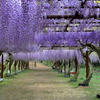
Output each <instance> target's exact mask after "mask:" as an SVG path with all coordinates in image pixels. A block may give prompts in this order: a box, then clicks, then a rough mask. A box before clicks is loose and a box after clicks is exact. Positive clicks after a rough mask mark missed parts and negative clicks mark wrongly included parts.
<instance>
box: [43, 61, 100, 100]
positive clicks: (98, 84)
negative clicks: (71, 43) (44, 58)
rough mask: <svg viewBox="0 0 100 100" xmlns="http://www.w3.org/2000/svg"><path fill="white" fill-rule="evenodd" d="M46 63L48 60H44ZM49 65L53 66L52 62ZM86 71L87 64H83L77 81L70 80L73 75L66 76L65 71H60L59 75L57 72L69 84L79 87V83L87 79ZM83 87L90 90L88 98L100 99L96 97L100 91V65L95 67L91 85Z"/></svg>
mask: <svg viewBox="0 0 100 100" xmlns="http://www.w3.org/2000/svg"><path fill="white" fill-rule="evenodd" d="M44 63H46V62H44ZM48 66H51V63H48ZM56 73H57V72H56ZM85 73H86V69H85V65H84V64H82V65H81V66H80V74H79V76H78V80H77V81H76V82H69V81H70V79H71V78H72V77H73V76H71V77H69V78H65V77H64V73H62V74H61V73H60V74H59V75H58V74H57V76H58V77H62V78H63V79H65V80H66V82H67V83H68V84H69V85H71V86H73V87H74V88H78V84H79V83H82V82H83V81H84V80H85V79H86V75H85ZM82 89H84V91H88V93H87V100H99V99H98V98H96V95H97V94H98V93H100V68H99V67H95V68H94V72H93V77H92V79H91V80H90V83H89V87H88V88H82Z"/></svg>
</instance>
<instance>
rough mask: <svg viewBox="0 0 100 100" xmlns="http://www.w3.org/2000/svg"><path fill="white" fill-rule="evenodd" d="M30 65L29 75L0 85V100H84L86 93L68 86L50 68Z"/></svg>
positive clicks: (23, 74)
mask: <svg viewBox="0 0 100 100" xmlns="http://www.w3.org/2000/svg"><path fill="white" fill-rule="evenodd" d="M32 64H33V63H30V68H31V70H30V71H29V73H22V74H19V75H17V78H8V79H6V80H5V81H7V82H8V83H6V82H5V81H4V82H3V83H1V84H0V100H86V97H87V95H86V94H87V93H86V91H85V92H84V90H82V89H79V88H74V87H72V86H70V85H69V84H67V81H66V80H65V79H64V78H62V77H58V76H57V75H58V73H55V72H54V71H52V69H51V68H49V67H47V66H44V65H42V64H40V63H37V67H36V68H34V67H33V65H32ZM19 76H20V77H19ZM1 85H2V86H1Z"/></svg>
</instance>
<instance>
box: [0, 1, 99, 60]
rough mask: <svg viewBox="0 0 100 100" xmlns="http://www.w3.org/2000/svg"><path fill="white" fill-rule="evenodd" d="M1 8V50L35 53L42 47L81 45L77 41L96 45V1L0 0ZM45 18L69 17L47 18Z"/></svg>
mask: <svg viewBox="0 0 100 100" xmlns="http://www.w3.org/2000/svg"><path fill="white" fill-rule="evenodd" d="M0 5H1V6H0V50H1V51H4V52H18V53H19V52H34V51H38V50H40V47H41V45H43V46H46V47H51V46H56V45H58V46H62V45H63V46H80V44H79V42H77V39H80V40H81V41H82V42H83V43H86V42H89V43H92V44H94V45H96V46H97V47H98V46H99V44H98V43H99V41H100V32H99V25H100V21H99V17H100V4H99V3H98V2H97V3H96V1H95V0H81V1H80V0H71V1H69V0H61V1H58V0H53V1H52V0H1V1H0ZM48 15H61V16H64V15H67V16H70V17H69V18H67V19H64V18H62V19H57V18H55V19H47V16H48ZM78 17H79V18H78ZM57 23H60V24H57ZM61 23H64V24H61ZM95 25H97V26H98V27H96V26H95ZM50 26H51V27H50ZM48 27H49V28H48ZM95 28H96V29H95ZM45 29H46V30H45ZM64 30H66V31H64ZM87 30H88V32H87ZM89 30H90V31H89ZM58 31H60V32H58ZM47 55H48V53H47ZM63 57H64V55H63V56H62V57H61V59H63Z"/></svg>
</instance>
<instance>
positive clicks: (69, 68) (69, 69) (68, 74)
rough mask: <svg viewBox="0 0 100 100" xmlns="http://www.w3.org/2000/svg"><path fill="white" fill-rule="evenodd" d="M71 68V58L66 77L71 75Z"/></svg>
mask: <svg viewBox="0 0 100 100" xmlns="http://www.w3.org/2000/svg"><path fill="white" fill-rule="evenodd" d="M71 70H72V66H71V60H69V67H68V71H67V74H66V77H70V71H71Z"/></svg>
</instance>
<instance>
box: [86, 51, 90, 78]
mask: <svg viewBox="0 0 100 100" xmlns="http://www.w3.org/2000/svg"><path fill="white" fill-rule="evenodd" d="M88 75H89V65H88V51H86V78H87V77H88Z"/></svg>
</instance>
